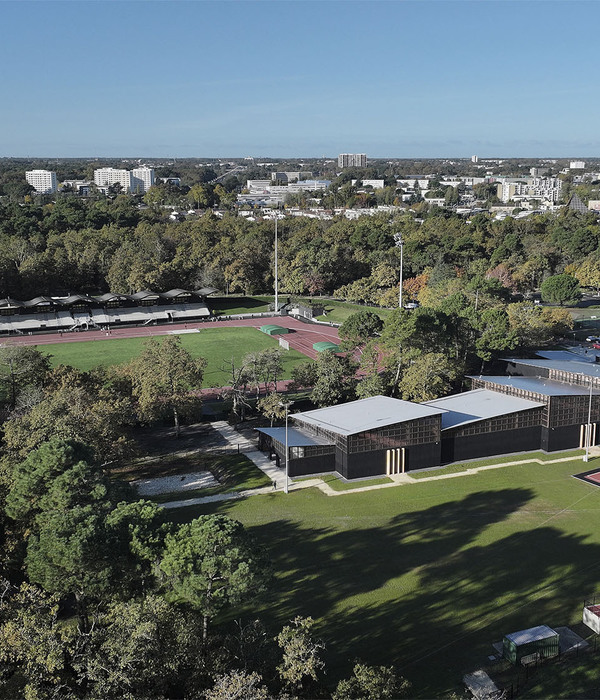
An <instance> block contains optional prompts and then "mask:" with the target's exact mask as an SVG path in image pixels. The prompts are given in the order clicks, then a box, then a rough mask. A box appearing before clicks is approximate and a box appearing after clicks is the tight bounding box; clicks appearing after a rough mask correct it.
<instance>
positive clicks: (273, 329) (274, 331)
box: [260, 323, 290, 335]
mask: <svg viewBox="0 0 600 700" xmlns="http://www.w3.org/2000/svg"><path fill="white" fill-rule="evenodd" d="M260 330H261V331H262V332H263V333H266V334H267V335H285V334H286V333H289V332H290V331H289V329H288V328H284V327H283V326H276V325H275V324H273V323H269V324H267V325H266V326H261V327H260Z"/></svg>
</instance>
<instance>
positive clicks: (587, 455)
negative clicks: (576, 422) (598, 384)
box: [583, 377, 594, 462]
mask: <svg viewBox="0 0 600 700" xmlns="http://www.w3.org/2000/svg"><path fill="white" fill-rule="evenodd" d="M593 385H594V380H593V378H592V377H590V400H589V402H588V421H587V425H586V427H585V454H584V455H583V461H584V462H589V460H590V443H591V441H592V387H593Z"/></svg>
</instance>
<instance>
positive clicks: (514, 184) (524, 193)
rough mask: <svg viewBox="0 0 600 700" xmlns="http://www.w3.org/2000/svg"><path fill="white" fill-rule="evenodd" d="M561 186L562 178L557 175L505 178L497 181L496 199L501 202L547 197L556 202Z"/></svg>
mask: <svg viewBox="0 0 600 700" xmlns="http://www.w3.org/2000/svg"><path fill="white" fill-rule="evenodd" d="M561 188H562V180H560V179H559V178H557V177H528V178H525V179H517V178H505V179H503V180H499V181H498V199H501V200H502V201H503V202H508V201H509V200H511V199H513V200H516V199H547V200H548V201H550V202H557V201H558V200H559V198H560V194H561Z"/></svg>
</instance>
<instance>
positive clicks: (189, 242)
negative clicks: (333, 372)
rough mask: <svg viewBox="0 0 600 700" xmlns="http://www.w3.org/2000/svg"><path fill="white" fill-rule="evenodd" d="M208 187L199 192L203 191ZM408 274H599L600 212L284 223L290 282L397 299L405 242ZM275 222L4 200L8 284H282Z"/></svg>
mask: <svg viewBox="0 0 600 700" xmlns="http://www.w3.org/2000/svg"><path fill="white" fill-rule="evenodd" d="M199 196H200V195H199ZM397 233H401V234H402V237H403V241H404V265H405V270H404V272H405V279H406V280H412V281H413V282H412V284H413V287H414V286H415V284H417V285H418V282H419V276H420V275H422V274H424V273H425V274H426V275H427V276H428V279H429V280H430V281H433V282H436V281H439V280H440V279H456V278H461V277H474V276H481V275H484V276H485V275H490V276H493V277H494V276H495V277H497V278H498V279H500V281H501V282H502V284H503V285H504V286H505V287H506V288H507V289H508V290H509V291H511V292H520V293H523V294H525V293H528V292H531V291H533V290H537V289H539V287H540V285H541V284H542V282H543V281H544V280H545V279H546V278H547V277H549V276H552V275H555V274H558V273H564V272H567V273H569V274H572V275H573V276H575V277H576V278H577V279H578V280H579V282H580V283H581V284H582V285H585V286H592V287H595V288H598V287H600V280H599V279H597V277H598V274H597V269H598V264H597V263H598V245H599V234H600V228H599V225H598V222H597V220H596V218H595V217H594V216H593V215H592V214H579V213H577V212H574V211H570V210H567V209H565V210H563V211H562V212H561V213H559V214H558V215H554V214H540V215H535V216H531V217H528V218H527V219H521V220H515V219H512V218H510V217H509V218H506V219H504V220H503V221H495V220H493V219H491V218H490V217H489V216H488V215H485V214H478V215H476V216H474V217H472V218H471V219H470V220H465V219H464V218H462V217H459V216H456V215H454V214H451V213H449V212H443V211H442V210H437V211H436V210H432V211H429V212H426V213H424V214H423V215H422V217H421V218H419V217H418V216H417V217H416V216H415V215H414V213H412V214H411V213H410V212H407V213H402V214H398V215H396V216H395V217H394V218H392V219H390V217H389V216H383V215H378V216H374V217H368V218H361V219H358V220H356V221H348V220H346V219H343V218H337V219H334V220H332V221H320V220H314V219H308V218H302V217H298V218H288V219H286V220H285V221H284V222H282V225H281V226H280V227H279V235H280V246H279V254H280V261H279V275H280V289H281V290H282V291H284V292H287V293H289V294H298V295H315V294H334V295H335V296H337V297H339V298H342V299H347V300H349V301H361V302H369V303H373V304H379V305H383V306H390V305H393V304H391V303H390V302H391V301H392V299H393V290H394V287H396V288H397V284H398V269H399V250H398V248H397V247H396V245H395V243H394V234H397ZM273 239H274V225H273V222H272V221H257V222H252V221H247V220H246V219H245V218H244V217H239V216H236V215H235V213H231V214H225V215H224V216H223V218H217V217H215V216H214V215H213V214H212V213H211V211H210V210H208V211H207V212H206V213H205V214H204V215H203V216H201V217H190V218H188V219H186V220H184V221H171V220H169V219H168V217H167V214H166V213H165V210H164V209H162V208H161V207H160V206H159V205H154V206H148V207H144V208H140V207H139V206H138V204H137V201H136V199H135V198H132V197H128V196H125V195H120V196H117V197H115V198H114V199H108V198H105V199H99V200H91V201H87V200H83V199H81V198H78V197H75V196H63V197H59V198H57V200H56V201H55V202H51V203H48V204H44V205H37V204H33V203H31V204H17V203H11V202H3V203H2V204H0V295H1V296H3V297H13V298H17V299H27V298H33V297H35V296H38V295H40V294H61V293H102V292H106V291H113V292H122V293H128V292H132V291H139V290H141V289H144V288H150V289H156V290H158V291H166V290H167V289H170V288H175V287H184V288H200V287H202V286H214V287H216V288H217V289H220V290H222V291H224V292H230V293H233V292H235V293H240V292H241V293H247V294H252V293H259V292H264V291H265V290H271V289H273V286H274V280H273V248H274V245H273V243H274V240H273Z"/></svg>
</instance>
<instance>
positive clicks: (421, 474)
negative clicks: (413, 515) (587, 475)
mask: <svg viewBox="0 0 600 700" xmlns="http://www.w3.org/2000/svg"><path fill="white" fill-rule="evenodd" d="M583 453H584V450H569V451H567V452H550V453H548V452H527V453H519V454H513V455H504V456H501V457H486V458H485V459H474V460H472V461H469V462H457V463H456V464H450V465H449V466H447V467H434V468H433V469H419V470H416V471H411V472H408V473H409V474H410V476H411V477H412V478H413V479H427V478H429V477H431V476H441V475H442V474H458V473H460V472H466V471H468V470H469V469H476V468H477V467H488V466H490V465H492V464H507V463H509V462H523V461H525V460H527V459H539V460H541V461H542V462H548V461H553V460H555V459H562V458H564V457H573V458H574V459H576V458H577V457H579V458H580V459H581V456H582V455H583ZM581 471H585V470H584V469H582V470H581Z"/></svg>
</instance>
